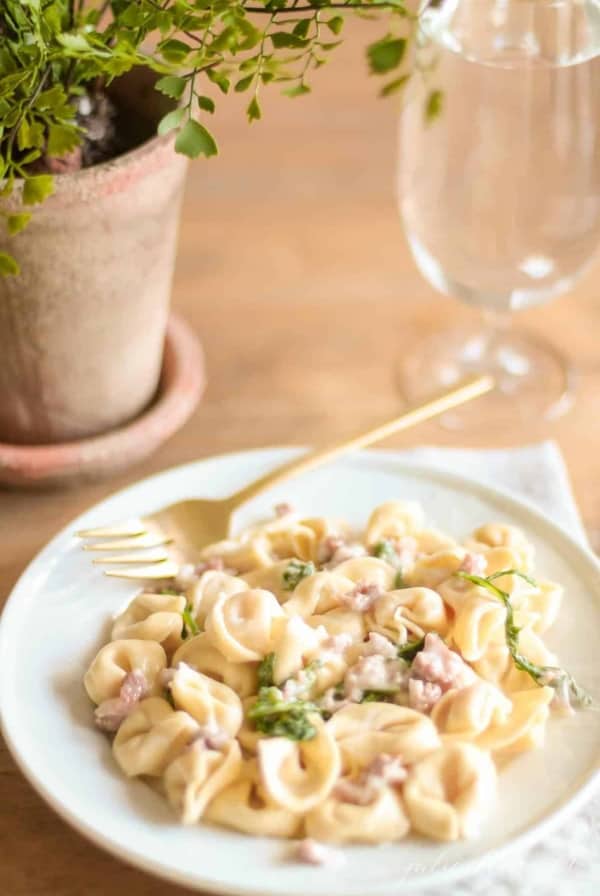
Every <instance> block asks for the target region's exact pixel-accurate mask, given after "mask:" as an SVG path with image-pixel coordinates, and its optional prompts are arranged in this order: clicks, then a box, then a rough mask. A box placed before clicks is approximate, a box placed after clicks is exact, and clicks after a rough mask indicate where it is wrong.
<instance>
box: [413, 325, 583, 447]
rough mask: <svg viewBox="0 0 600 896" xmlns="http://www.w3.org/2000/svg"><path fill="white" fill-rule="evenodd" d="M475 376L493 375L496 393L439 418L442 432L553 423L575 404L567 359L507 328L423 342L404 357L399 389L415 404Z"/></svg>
mask: <svg viewBox="0 0 600 896" xmlns="http://www.w3.org/2000/svg"><path fill="white" fill-rule="evenodd" d="M478 373H489V374H491V375H492V376H493V377H494V379H495V380H496V389H494V391H493V392H491V393H490V394H489V395H485V396H484V397H482V398H478V399H477V401H476V402H473V403H472V404H468V405H465V406H464V408H458V409H457V410H455V411H449V412H448V413H446V414H444V415H443V416H442V417H440V418H439V422H440V424H441V425H442V426H444V427H445V428H447V429H456V430H462V429H466V428H472V427H473V426H478V427H479V428H482V427H484V426H485V428H486V429H487V428H489V427H490V426H493V427H494V428H496V427H501V426H502V427H503V426H510V425H511V424H512V425H514V424H515V423H519V424H524V423H531V422H532V421H536V422H537V421H539V420H540V419H546V420H554V419H556V418H557V417H560V416H562V415H563V414H565V413H566V412H567V411H568V410H569V408H570V407H571V405H572V403H573V395H574V371H573V370H572V368H571V367H570V365H569V363H568V362H567V361H566V359H564V358H563V357H562V355H561V354H560V352H558V351H557V350H556V349H555V348H554V347H553V346H551V345H549V344H547V343H545V342H544V341H543V340H541V339H538V337H537V336H532V335H528V334H527V333H521V332H513V331H512V330H510V329H500V330H492V331H485V330H479V331H475V330H473V331H469V330H468V329H465V328H464V327H462V328H461V329H458V330H446V331H441V332H438V333H435V334H433V335H432V336H429V337H427V338H426V339H424V340H423V341H421V342H419V343H417V344H416V345H415V347H414V349H412V351H409V352H408V353H405V354H404V355H403V357H402V360H401V364H400V369H399V379H400V388H401V390H402V393H403V395H404V397H405V398H406V399H407V401H410V402H413V401H419V400H422V399H426V398H427V397H430V396H431V395H432V394H433V393H435V392H436V391H439V390H440V389H444V388H449V387H450V386H452V385H454V384H455V383H457V382H459V380H461V379H463V378H464V377H466V376H472V375H475V374H478ZM475 405H476V407H475Z"/></svg>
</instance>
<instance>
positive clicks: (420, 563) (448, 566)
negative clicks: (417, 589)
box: [404, 546, 466, 590]
mask: <svg viewBox="0 0 600 896" xmlns="http://www.w3.org/2000/svg"><path fill="white" fill-rule="evenodd" d="M465 554H466V551H465V549H464V548H461V547H459V546H456V547H451V548H444V549H442V550H441V551H435V552H434V553H433V554H426V555H425V556H423V557H420V558H419V559H418V560H417V561H416V563H415V564H414V566H413V567H412V568H411V569H409V570H408V572H406V573H405V574H404V579H405V581H406V584H407V585H421V586H423V587H425V588H433V589H434V590H435V589H436V588H437V587H438V586H439V585H441V584H442V582H444V581H446V579H449V578H450V577H451V576H452V575H454V573H455V572H458V570H459V569H460V568H461V566H462V563H463V560H464V559H465Z"/></svg>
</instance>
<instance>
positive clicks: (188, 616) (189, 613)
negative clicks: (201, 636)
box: [181, 604, 200, 640]
mask: <svg viewBox="0 0 600 896" xmlns="http://www.w3.org/2000/svg"><path fill="white" fill-rule="evenodd" d="M193 612H194V611H193V607H192V605H191V604H186V605H185V609H184V610H183V612H182V614H181V616H182V618H183V626H182V629H181V637H182V638H183V639H184V640H185V639H186V638H187V637H188V636H190V635H191V636H192V637H193V636H194V635H197V634H198V633H199V632H200V629H199V628H198V623H197V622H196V620H195V619H194V616H193Z"/></svg>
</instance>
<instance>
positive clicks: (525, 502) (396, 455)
mask: <svg viewBox="0 0 600 896" xmlns="http://www.w3.org/2000/svg"><path fill="white" fill-rule="evenodd" d="M306 450H308V448H307V446H298V445H293V446H288V445H270V446H265V447H262V448H253V449H248V450H240V451H229V452H224V453H221V454H214V455H208V456H207V457H203V458H198V459H197V460H193V461H188V462H185V463H182V464H177V465H175V466H173V467H167V468H166V469H163V470H159V471H157V472H155V473H152V474H150V475H149V476H146V477H143V478H142V479H137V480H135V481H133V482H130V483H129V484H128V485H126V486H124V487H123V488H121V489H118V490H117V491H114V492H111V493H110V494H108V495H106V496H105V497H104V498H102V500H100V501H97V502H95V503H94V504H93V505H91V506H90V507H87V508H86V509H84V510H83V511H82V512H81V513H79V514H78V515H77V516H76V517H74V518H73V519H71V520H70V521H69V522H67V523H66V524H65V525H64V526H63V527H61V529H60V530H59V531H58V532H57V533H56V534H55V535H54V536H53V537H52V538H51V539H50V540H49V541H48V542H47V543H46V544H45V545H44V546H43V547H42V548H41V549H40V550H39V551H38V552H37V553H36V554H35V555H34V557H33V558H32V559H31V560H30V561H29V563H28V564H27V566H26V567H25V569H24V570H23V572H22V573H21V575H20V576H19V578H18V579H17V581H16V582H15V584H14V586H13V588H12V589H11V591H10V593H9V595H8V597H7V599H6V602H5V604H4V607H3V610H2V614H1V615H0V664H1V663H2V656H3V653H4V649H5V648H4V644H5V640H6V639H7V629H8V627H9V626H10V622H11V618H12V617H13V614H15V618H16V613H17V612H18V600H19V596H20V593H21V592H22V591H23V590H24V589H25V588H27V586H28V583H29V580H30V579H33V578H34V577H35V575H36V574H37V569H38V567H39V566H42V565H43V564H44V563H45V561H46V559H47V557H48V555H51V554H52V553H53V551H54V550H55V548H56V547H57V546H58V545H59V544H61V543H62V542H63V541H64V540H65V539H66V538H68V537H71V536H72V535H73V533H74V532H75V531H76V530H77V528H78V527H80V525H81V521H82V520H84V519H85V518H87V517H89V516H90V515H93V514H94V513H95V512H96V511H97V510H99V509H100V508H102V507H103V505H105V504H106V503H107V502H109V501H111V500H112V499H116V498H121V497H123V496H125V495H126V494H127V492H129V491H134V490H135V489H138V488H140V487H144V486H145V487H147V486H148V485H149V484H151V483H152V482H153V480H158V479H160V478H168V477H169V476H170V475H171V474H173V473H179V474H181V473H183V472H184V471H186V470H189V471H190V472H192V470H194V469H195V468H198V467H199V466H202V465H203V464H205V463H212V462H217V463H220V462H222V461H225V462H227V461H229V462H234V463H235V462H236V461H237V462H240V461H242V460H243V459H244V458H248V456H252V457H266V458H267V460H268V463H269V466H270V467H274V466H275V465H276V464H277V463H278V462H281V463H285V462H286V461H288V460H290V459H292V458H293V457H294V456H299V455H301V454H302V453H303V451H306ZM351 458H357V459H360V458H362V459H363V460H364V462H365V463H366V464H368V463H369V461H374V462H375V463H377V459H378V458H379V459H383V460H386V461H388V462H393V463H394V465H396V466H398V467H399V468H401V469H402V470H403V471H404V472H412V473H415V474H416V475H419V476H421V477H423V478H425V479H427V478H428V477H433V479H434V480H435V479H437V480H438V481H441V482H444V481H445V482H448V483H450V484H451V485H454V486H456V487H459V488H463V489H465V490H469V491H470V492H471V494H474V493H475V494H479V495H480V496H482V497H484V498H485V497H489V498H492V499H495V501H496V502H497V503H498V502H499V503H501V504H502V503H505V504H507V505H508V508H509V509H510V508H511V507H512V508H514V509H515V510H516V511H518V512H519V513H521V514H522V513H525V515H526V516H529V517H530V518H532V520H533V521H535V522H536V523H537V524H538V526H539V527H540V528H541V530H542V536H544V535H545V534H546V533H548V534H551V535H552V536H553V538H555V539H558V540H559V542H560V541H562V542H563V543H564V542H567V544H568V546H569V548H570V550H571V551H574V552H575V554H578V555H579V558H580V560H581V561H582V562H583V563H584V564H587V565H588V567H592V568H593V570H594V572H595V575H596V577H597V579H598V586H599V589H598V592H597V594H596V600H597V602H598V604H599V612H600V559H598V558H597V557H596V556H595V555H594V554H593V552H592V551H591V549H590V548H589V547H588V546H587V544H583V543H581V542H579V541H578V540H577V539H576V538H575V537H574V536H573V535H571V533H570V532H568V531H567V530H565V529H563V528H562V527H561V526H559V525H558V524H557V523H555V522H554V520H552V519H550V518H549V517H548V516H547V515H545V514H544V512H543V511H542V510H541V509H540V508H538V507H537V506H536V505H535V504H534V503H533V502H532V501H530V500H529V499H526V498H522V497H521V496H520V495H518V494H516V493H515V492H514V491H512V490H510V489H505V488H498V487H497V486H495V485H491V484H489V483H487V482H485V481H483V480H482V479H480V478H478V477H477V476H470V475H468V474H464V473H462V472H460V473H459V472H456V471H454V470H450V469H446V468H444V467H443V466H438V465H437V464H436V463H435V462H423V461H420V460H418V459H414V458H412V457H407V456H406V455H405V454H404V452H403V451H402V449H377V448H376V449H364V450H361V451H354V452H349V453H348V454H346V455H342V456H340V457H339V458H336V459H334V460H333V461H331V462H330V463H331V464H332V465H335V463H336V462H338V461H343V460H344V459H351ZM538 533H539V529H538ZM7 620H8V621H7ZM3 681H4V682H6V677H4V676H3V677H2V678H0V726H1V729H2V734H3V737H4V740H5V742H6V745H7V748H8V750H9V753H10V754H11V757H12V758H13V760H14V762H15V764H16V765H17V767H18V769H19V771H20V772H21V774H23V776H24V777H25V779H26V780H27V781H28V783H29V784H30V785H31V786H32V787H33V789H34V790H35V791H36V793H38V795H39V796H40V797H41V798H42V799H43V800H44V801H45V802H46V804H47V805H49V806H50V808H51V809H52V810H53V811H54V812H56V813H57V815H59V816H60V818H62V819H63V820H64V821H65V822H66V823H67V824H69V825H70V826H71V827H72V828H73V829H74V830H75V831H77V833H78V834H80V835H81V836H83V837H85V838H86V839H87V840H89V841H90V842H92V843H93V844H94V845H95V846H97V847H99V848H100V849H103V850H104V851H106V852H107V853H109V855H112V856H113V857H115V858H117V859H118V860H120V861H121V862H125V863H126V864H129V865H131V866H133V867H136V868H139V869H140V870H142V871H145V872H146V873H150V874H153V875H154V876H156V877H158V878H159V879H162V880H168V881H170V882H173V883H177V884H180V885H182V886H187V887H188V888H192V889H195V890H202V891H207V892H211V893H215V894H217V893H222V894H226V896H288V894H287V891H286V890H284V889H277V885H276V884H275V886H274V887H272V888H271V887H270V888H269V890H268V891H265V889H264V887H262V888H261V889H255V888H254V887H253V886H249V887H247V886H243V887H240V886H237V885H232V884H227V883H224V882H220V881H215V880H214V879H210V878H207V877H205V876H204V875H202V874H196V873H194V874H192V875H190V874H189V873H187V872H178V871H177V869H176V868H169V867H165V865H164V864H163V863H162V862H161V861H160V860H156V859H154V858H153V857H151V856H150V857H149V856H148V855H147V854H146V853H144V852H140V851H138V850H137V849H136V847H135V846H134V845H133V846H132V845H128V846H127V847H126V849H123V844H119V843H118V842H117V841H116V840H113V839H111V837H110V836H109V835H107V834H106V833H104V832H102V831H99V830H98V829H97V828H96V827H94V825H93V823H90V822H88V821H87V820H86V819H85V818H82V817H80V815H78V814H77V813H76V812H72V811H71V810H70V809H69V808H66V807H65V806H64V805H63V804H62V803H61V801H60V798H58V797H56V796H55V795H54V793H52V792H51V790H50V789H48V788H46V786H45V784H44V781H43V778H42V777H41V775H39V774H38V773H37V772H36V770H35V768H34V767H32V766H33V764H30V763H29V762H28V761H27V760H26V759H25V758H23V757H22V756H21V755H20V752H19V746H18V739H19V738H18V729H19V725H18V723H15V724H14V726H11V722H10V719H9V720H8V723H7V719H6V717H5V712H4V710H3V705H4V699H3V694H4V692H5V690H6V689H7V685H6V683H5V684H4V685H3V683H2V682H3ZM15 732H16V733H17V736H13V735H14V734H15ZM574 787H575V790H574V792H573V791H571V793H570V795H569V794H567V795H566V796H565V797H564V798H562V799H561V800H560V801H559V803H558V805H556V806H555V808H552V809H550V810H549V811H548V813H547V814H546V815H545V816H544V817H543V818H542V819H541V820H540V821H537V822H533V823H532V824H531V825H530V826H529V827H528V828H527V829H526V830H525V831H523V832H522V833H520V834H517V835H516V836H515V837H513V838H512V839H510V840H509V841H508V842H506V843H503V844H502V845H500V846H498V847H496V848H493V849H490V850H488V851H487V852H485V853H484V854H483V855H481V856H476V857H474V858H471V859H466V860H464V861H461V862H460V863H458V864H457V865H455V866H452V867H450V868H445V869H444V868H440V869H436V868H434V869H433V870H432V871H431V872H428V873H426V874H424V875H422V876H421V877H418V878H413V879H412V880H404V881H403V882H402V888H403V891H404V892H405V893H415V892H418V891H420V890H423V889H425V888H428V887H436V886H439V885H443V884H449V883H456V882H457V881H461V880H464V879H466V878H468V877H469V876H472V875H473V874H474V873H476V871H477V868H478V867H479V868H481V863H482V860H485V861H488V862H490V864H491V866H492V867H495V866H496V865H497V864H498V863H499V862H500V861H501V860H502V859H503V857H504V856H506V855H509V854H510V853H514V852H516V851H520V852H524V851H525V850H526V849H527V848H528V847H531V846H534V845H535V844H536V843H538V842H539V841H540V840H542V839H543V838H544V836H545V835H546V834H549V833H551V832H552V831H553V830H555V829H556V828H557V827H558V826H559V825H561V824H562V823H563V822H565V821H567V820H568V819H569V818H572V817H573V816H574V815H575V814H576V813H577V811H578V810H579V809H580V808H581V807H582V806H583V805H585V803H587V802H588V800H589V799H590V798H591V796H592V795H593V794H594V792H595V791H596V792H598V791H600V756H599V757H598V760H597V762H596V765H595V767H594V766H591V767H590V769H589V771H587V772H586V773H585V775H584V779H583V783H581V784H580V785H578V784H577V783H576V784H575V785H574ZM315 885H316V886H313V885H312V882H311V886H310V888H309V890H308V892H310V894H311V896H329V891H328V890H326V889H318V886H319V885H318V881H316V880H315ZM370 886H371V887H373V884H370ZM397 891H398V884H394V882H393V881H392V882H390V883H389V885H386V884H384V885H382V886H381V887H379V886H376V888H375V889H373V892H374V893H375V894H376V896H396V894H397Z"/></svg>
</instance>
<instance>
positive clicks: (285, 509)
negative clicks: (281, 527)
mask: <svg viewBox="0 0 600 896" xmlns="http://www.w3.org/2000/svg"><path fill="white" fill-rule="evenodd" d="M274 509H275V516H276V517H278V518H281V517H283V516H289V514H290V513H293V512H294V508H293V507H292V505H291V504H289V503H288V502H287V501H282V502H281V503H280V504H276V505H275V508H274Z"/></svg>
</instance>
